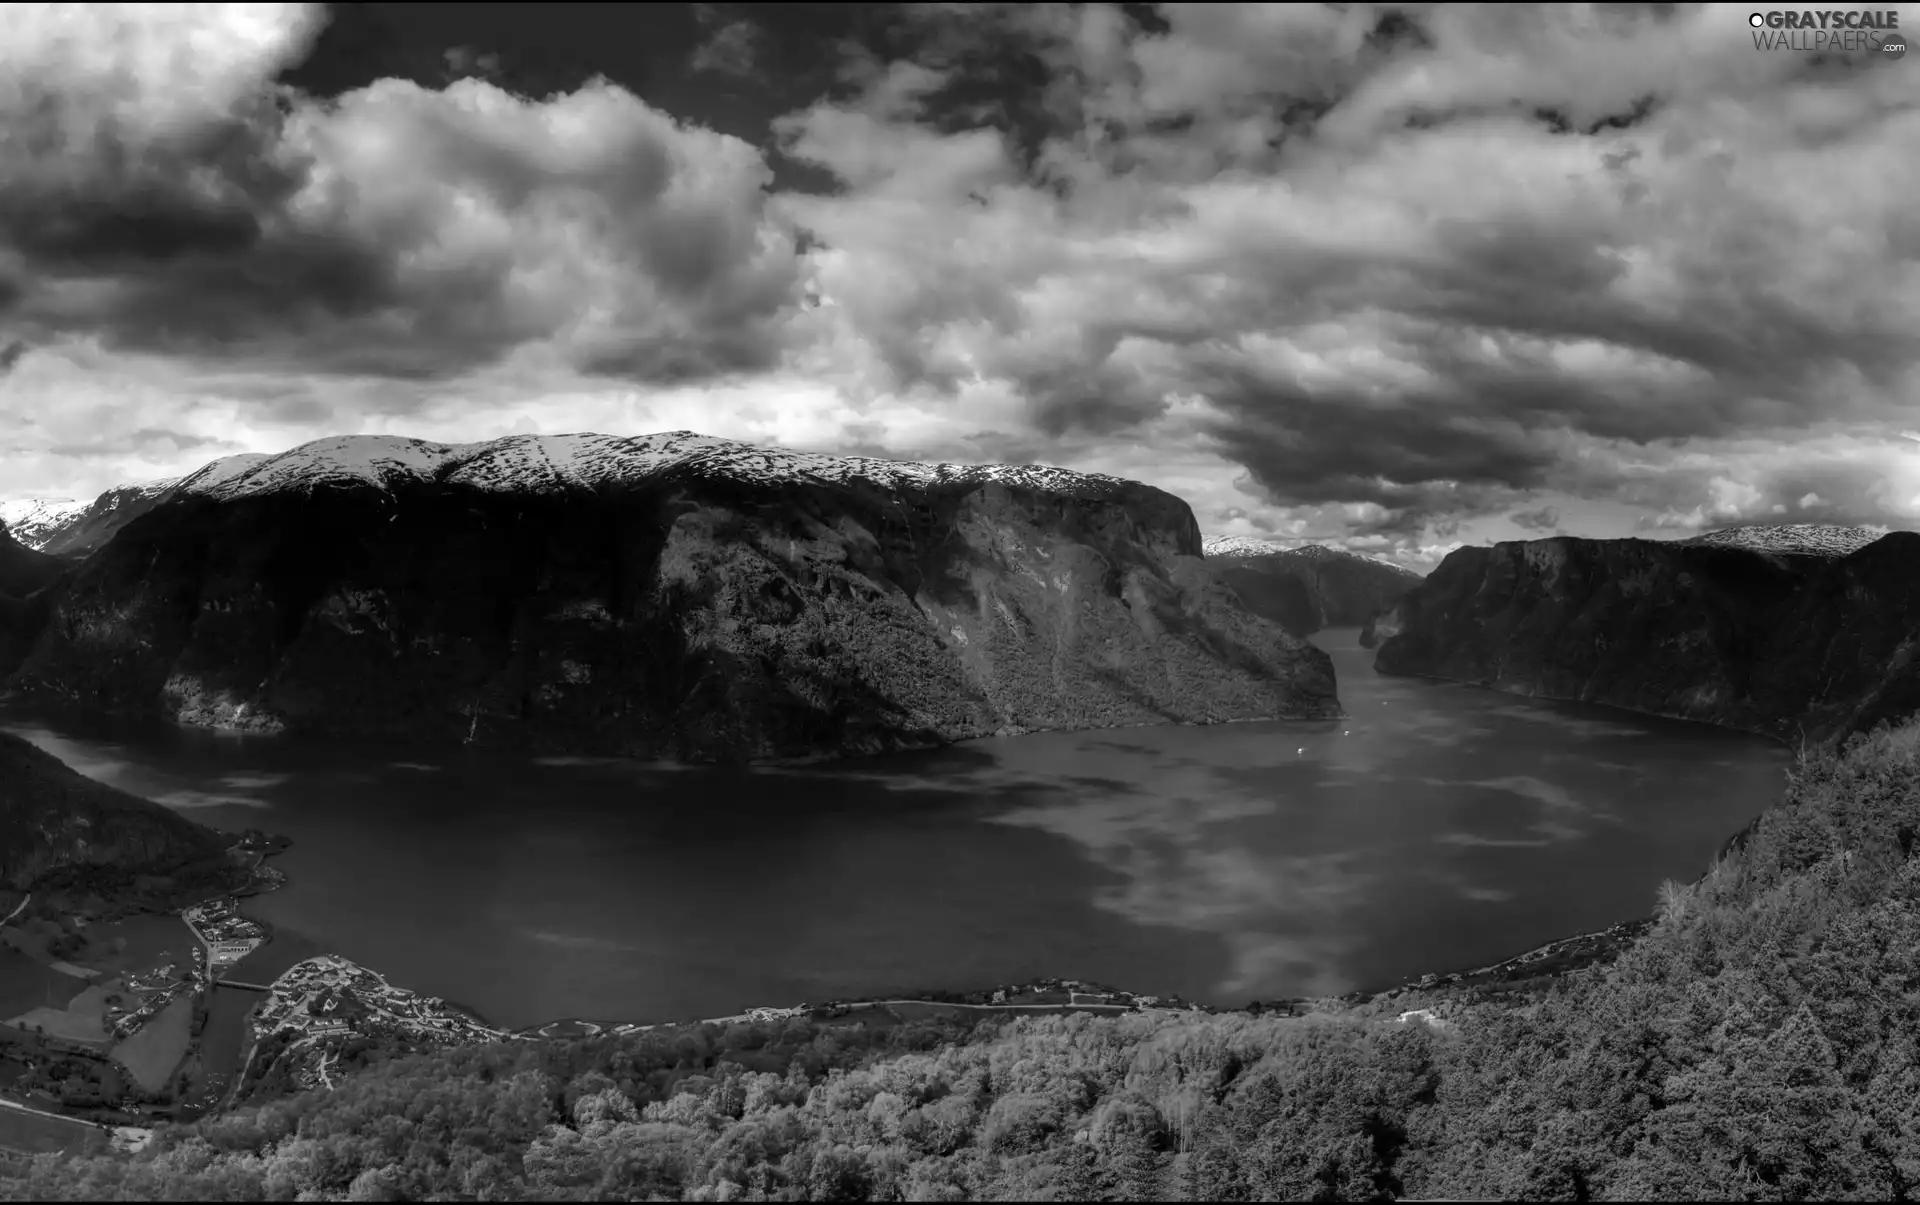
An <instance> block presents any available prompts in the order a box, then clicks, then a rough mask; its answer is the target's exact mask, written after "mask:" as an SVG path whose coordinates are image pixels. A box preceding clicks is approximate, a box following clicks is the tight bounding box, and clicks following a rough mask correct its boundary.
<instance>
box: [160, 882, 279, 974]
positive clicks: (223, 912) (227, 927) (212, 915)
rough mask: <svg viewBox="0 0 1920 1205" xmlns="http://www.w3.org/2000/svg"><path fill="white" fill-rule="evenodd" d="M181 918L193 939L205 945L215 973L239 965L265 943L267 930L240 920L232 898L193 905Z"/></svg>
mask: <svg viewBox="0 0 1920 1205" xmlns="http://www.w3.org/2000/svg"><path fill="white" fill-rule="evenodd" d="M180 916H181V919H183V920H185V921H186V922H187V925H188V926H189V927H190V928H192V930H193V932H194V936H196V937H198V938H199V939H200V940H201V941H202V942H204V943H205V944H206V947H207V954H208V957H209V958H211V960H212V962H213V967H214V969H215V970H218V969H220V968H222V967H229V966H232V965H233V964H234V963H236V962H239V961H240V960H241V959H242V958H245V957H246V956H247V955H249V954H251V953H253V952H254V951H255V950H256V949H258V948H259V947H260V946H261V945H262V944H264V943H265V942H266V940H267V932H266V930H265V929H262V928H261V927H260V926H259V924H257V923H256V922H254V921H250V920H248V919H247V918H246V917H244V916H241V915H240V909H239V905H238V903H237V902H236V901H235V900H234V899H232V898H231V897H224V898H221V899H217V900H208V901H207V902H206V903H204V904H195V905H194V906H193V907H191V908H189V909H187V910H186V911H185V912H182V913H181V914H180Z"/></svg>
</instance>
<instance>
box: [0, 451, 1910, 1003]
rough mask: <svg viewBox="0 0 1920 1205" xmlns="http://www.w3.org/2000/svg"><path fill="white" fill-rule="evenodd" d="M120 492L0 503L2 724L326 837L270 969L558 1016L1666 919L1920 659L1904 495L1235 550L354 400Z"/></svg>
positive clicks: (904, 473)
mask: <svg viewBox="0 0 1920 1205" xmlns="http://www.w3.org/2000/svg"><path fill="white" fill-rule="evenodd" d="M118 497H119V499H120V500H119V501H117V502H116V503H115V505H113V506H104V505H97V506H94V507H91V508H75V509H74V511H73V512H72V513H73V516H74V519H75V522H76V523H77V522H79V521H80V520H81V519H84V520H85V521H86V523H87V524H88V526H86V527H85V528H84V529H82V528H80V527H74V526H70V527H61V526H60V525H59V524H58V523H42V525H41V526H40V527H39V528H37V529H36V532H35V539H36V542H37V543H39V544H41V545H42V546H45V547H57V548H61V549H63V552H62V555H60V556H59V557H53V556H48V555H45V554H43V553H39V552H36V551H33V550H31V549H28V548H25V547H22V546H21V545H19V544H17V543H15V542H13V541H11V540H5V541H4V542H0V574H4V575H5V576H4V580H0V658H3V659H4V660H0V670H4V671H5V672H6V673H7V674H8V675H9V676H8V677H7V679H6V682H7V685H8V687H9V688H10V691H11V695H10V702H9V703H8V710H7V712H6V717H5V724H4V727H5V729H6V730H7V731H8V732H11V733H13V734H14V735H15V736H16V737H19V738H24V739H25V740H27V741H29V742H30V743H32V744H35V745H38V746H39V747H40V748H41V749H42V750H44V751H50V752H52V753H53V754H55V755H56V756H59V757H61V758H62V759H63V760H67V761H69V762H70V763H72V764H74V765H75V766H76V767H78V768H80V769H81V770H83V771H84V772H86V773H88V774H90V775H92V776H94V777H96V778H98V779H100V780H101V781H103V782H105V783H107V784H109V785H110V786H115V787H120V788H123V789H124V790H125V791H127V792H130V796H127V798H130V799H131V798H132V797H134V796H137V797H143V798H144V799H149V800H155V801H158V804H159V805H161V808H164V809H165V810H166V811H167V812H168V813H172V814H178V815H179V816H183V817H189V818H191V819H194V820H197V821H206V822H208V823H211V824H214V825H215V826H217V827H219V828H223V829H228V830H236V829H240V828H244V827H249V826H252V825H255V824H261V825H264V826H265V827H267V828H270V829H273V830H274V831H276V832H284V833H285V834H286V835H287V836H289V837H290V838H292V840H293V842H294V845H293V848H292V849H291V850H290V851H289V852H288V853H287V854H285V855H283V856H282V858H281V859H280V864H281V865H283V866H284V867H285V869H286V872H287V875H288V878H289V883H288V886H287V887H286V888H285V889H284V890H281V891H277V892H273V893H270V894H268V895H265V896H262V897H259V898H258V899H255V900H253V901H250V902H249V903H248V905H247V908H248V910H249V913H250V914H254V915H258V916H259V917H260V918H261V919H265V920H268V921H270V922H271V923H272V924H273V925H274V926H275V927H276V929H277V930H278V931H280V932H282V933H284V934H285V935H286V940H285V941H284V942H281V941H276V943H275V944H276V945H278V946H279V947H280V951H279V952H276V953H273V954H272V955H271V957H270V958H268V962H269V963H272V962H273V960H274V959H280V958H290V957H293V956H294V955H293V954H292V953H289V951H299V950H308V949H319V948H326V949H334V950H338V951H341V952H344V953H346V954H347V955H348V956H349V957H353V958H356V959H359V960H362V961H364V962H365V963H366V964H367V965H372V966H379V967H380V968H381V969H383V970H385V971H386V972H387V973H389V974H390V975H392V976H393V977H394V978H395V980H396V982H405V983H407V984H408V985H410V986H413V987H416V988H417V989H419V990H421V991H423V992H432V993H435V994H439V995H443V996H445V997H447V998H450V999H456V1000H461V1001H465V1002H468V1003H470V1004H473V1005H474V1006H476V1007H478V1008H479V1009H480V1010H481V1011H482V1012H483V1013H485V1014H487V1015H488V1016H489V1017H491V1018H493V1019H494V1020H496V1021H499V1022H500V1023H503V1024H511V1025H518V1024H525V1023H532V1022H533V1021H536V1020H545V1019H551V1018H552V1017H554V1016H557V1015H575V1016H600V1017H620V1018H628V1019H633V1018H643V1019H660V1018H672V1017H688V1016H696V1015H713V1014H714V1013H718V1012H731V1011H735V1009H736V1006H741V1005H744V1004H747V1003H757V1002H761V1000H762V998H767V1000H768V1002H772V1003H783V1004H784V1003H792V1002H793V1001H794V1000H795V999H819V998H822V997H832V996H836V995H851V994H855V993H860V992H881V991H901V990H912V989H924V988H935V987H937V988H943V989H945V988H955V987H963V988H964V987H974V986H978V985H980V984H983V983H991V982H1011V981H1014V980H1016V979H1019V978H1020V977H1021V976H1034V975H1047V974H1060V975H1078V976H1081V977H1084V978H1089V979H1097V980H1102V981H1106V982H1115V983H1120V984H1122V985H1124V986H1126V987H1129V988H1135V989H1137V990H1141V991H1161V992H1176V991H1177V992H1179V993H1180V994H1182V995H1185V996H1187V997H1189V998H1193V999H1201V1000H1209V1001H1216V1002H1219V1003H1222V1004H1225V1003H1231V1002H1236V1001H1240V1000H1245V999H1250V998H1256V997H1258V998H1266V999H1272V998H1275V997H1280V996H1296V995H1313V994H1321V993H1330V992H1340V991H1349V990H1352V989H1354V988H1357V987H1378V986H1384V985H1386V984H1388V983H1391V982H1393V981H1396V980H1397V979H1399V978H1402V977H1405V976H1408V975H1412V974H1416V973H1418V972H1420V971H1423V970H1432V969H1440V968H1444V967H1451V966H1460V965H1469V964H1474V963H1484V962H1490V961H1492V960H1494V959H1496V958H1499V957H1501V956H1504V955H1507V954H1511V953H1514V952H1516V951H1517V950H1519V949H1521V948H1524V947H1525V946H1526V945H1527V944H1529V943H1537V942H1541V941H1546V940H1549V939H1551V938H1554V937H1556V936H1560V935H1563V934H1566V933H1569V932H1575V931H1581V930H1585V929H1595V928H1600V927H1604V926H1606V925H1609V924H1612V923H1614V922H1616V921H1620V920H1626V919H1631V918H1632V917H1633V916H1636V915H1640V914H1643V913H1644V912H1645V910H1646V907H1647V905H1648V902H1649V901H1650V899H1651V895H1652V890H1653V887H1654V886H1655V885H1656V884H1657V883H1658V882H1659V880H1660V879H1661V878H1663V877H1677V878H1682V879H1684V878H1687V877H1691V876H1692V875H1693V874H1696V873H1697V872H1698V870H1699V868H1700V866H1702V865H1703V864H1704V863H1705V862H1706V861H1707V860H1708V859H1709V858H1710V857H1711V856H1712V854H1713V852H1714V851H1715V850H1716V849H1718V848H1719V846H1720V845H1721V844H1722V843H1723V842H1724V841H1725V839H1726V838H1727V837H1728V836H1729V835H1730V834H1731V833H1732V832H1733V831H1734V830H1736V829H1738V828H1739V827H1740V826H1741V825H1742V824H1743V823H1744V822H1745V821H1746V820H1748V819H1749V818H1750V817H1751V816H1752V815H1753V814H1754V813H1755V812H1757V811H1759V810H1761V809H1762V808H1763V807H1765V806H1766V805H1767V804H1768V803H1770V802H1771V797H1772V795H1773V793H1774V792H1775V791H1776V790H1777V785H1778V781H1779V778H1778V776H1779V770H1780V767H1781V765H1782V762H1783V759H1784V757H1785V754H1784V751H1783V750H1782V749H1781V748H1780V747H1779V746H1778V745H1777V744H1768V743H1763V742H1760V741H1757V740H1754V739H1751V738H1750V737H1745V736H1741V735H1738V734H1737V733H1733V732H1727V731H1724V729H1737V730H1740V731H1741V732H1746V733H1756V734H1760V735H1764V736H1767V737H1770V738H1774V740H1776V741H1779V740H1797V739H1798V738H1799V735H1800V731H1799V726H1800V723H1801V720H1802V717H1803V716H1804V717H1806V720H1805V730H1806V736H1807V737H1808V738H1809V739H1814V740H1830V739H1836V738H1839V737H1843V736H1845V735H1847V734H1848V733H1851V732H1854V731H1859V730H1861V729H1863V728H1865V727H1869V726H1871V725H1872V724H1873V723H1874V722H1876V721H1877V720H1879V719H1882V718H1887V717H1890V716H1895V715H1898V714H1901V713H1902V711H1903V709H1910V708H1911V706H1912V705H1913V704H1914V702H1916V701H1920V700H1916V698H1915V696H1914V693H1913V675H1912V671H1911V669H1910V661H1909V658H1910V653H1911V647H1912V639H1911V629H1912V621H1911V618H1910V616H1911V615H1913V614H1914V611H1913V609H1912V608H1913V606H1914V601H1915V600H1914V598H1913V594H1912V589H1913V587H1912V574H1911V573H1910V572H1909V571H1907V570H1906V569H1905V565H1906V564H1908V563H1911V561H1912V549H1911V548H1910V547H1909V545H1911V544H1912V543H1913V542H1914V541H1916V540H1920V537H1915V536H1912V535H1910V534H1908V533H1893V534H1891V535H1887V536H1885V537H1882V538H1880V539H1878V540H1873V541H1871V542H1862V541H1858V540H1856V541H1854V544H1856V545H1858V546H1857V547H1855V546H1850V547H1849V548H1848V549H1846V550H1843V551H1842V550H1836V549H1834V548H1833V547H1830V546H1828V545H1824V544H1823V545H1817V546H1816V545H1814V544H1809V543H1806V542H1805V541H1800V542H1796V537H1795V536H1794V534H1793V533H1792V532H1787V533H1784V534H1782V533H1774V535H1773V536H1772V537H1770V540H1769V541H1749V542H1747V543H1745V544H1742V543H1741V542H1739V541H1737V540H1735V541H1722V542H1719V543H1708V544H1678V543H1657V542H1652V541H1639V540H1626V541H1584V540H1572V539H1566V538H1555V539H1548V540H1536V541H1529V542H1524V543H1513V544H1502V545H1498V546H1495V547H1493V548H1468V549H1462V550H1459V551H1457V552H1455V553H1453V554H1451V555H1450V556H1449V557H1448V558H1447V559H1446V561H1445V562H1444V563H1442V564H1441V565H1440V566H1439V568H1438V569H1436V570H1435V571H1434V572H1433V573H1432V574H1431V575H1430V576H1428V577H1427V578H1425V579H1424V580H1423V579H1420V578H1419V577H1418V576H1417V575H1414V574H1412V573H1409V572H1408V571H1406V570H1404V569H1400V568H1398V567H1394V566H1389V565H1385V564H1383V563H1380V562H1377V561H1373V560H1371V559H1369V558H1365V557H1361V556H1358V555H1354V554H1350V553H1342V552H1337V551H1333V550H1328V549H1317V548H1308V549H1301V550H1292V551H1281V550H1278V549H1276V548H1272V547H1267V546H1261V545H1258V544H1256V543H1250V542H1246V541H1235V542H1220V541H1214V542H1211V544H1210V546H1203V541H1202V539H1201V536H1200V533H1199V530H1198V527H1197V525H1196V524H1195V522H1194V519H1193V515H1192V513H1191V511H1190V510H1189V509H1188V508H1187V507H1186V505H1185V504H1184V503H1182V502H1181V501H1180V500H1179V499H1177V498H1175V497H1173V496H1172V495H1169V494H1166V493H1164V492H1162V491H1159V490H1155V489H1152V488H1150V487H1146V486H1143V485H1139V484H1136V483H1132V482H1126V481H1120V480H1117V479H1112V478H1101V477H1096V476H1092V475H1084V474H1074V473H1067V472H1064V471H1062V470H1052V469H1034V468H1001V467H989V468H965V467H955V466H917V465H895V464H890V463H888V462H877V461H862V460H857V459H851V458H830V457H807V456H801V455H798V454H793V453H785V452H776V451H767V450H762V449H755V448H749V447H746V446H744V445H738V444H729V443H727V442H725V441H719V440H710V439H705V438H703V437H699V436H691V435H687V434H685V433H675V434H671V435H665V436H650V437H640V438H633V439H614V438H608V437H598V436H582V437H570V438H554V437H544V438H532V437H528V438H518V437H516V438H514V439H510V440H502V441H495V442H493V443H490V444H481V445H461V446H448V445H437V444H425V443H422V442H420V441H403V440H387V439H372V438H368V437H355V438H348V439H339V440H329V441H321V442H320V443H318V444H313V445H307V446H305V447H303V448H300V449H296V450H294V451H293V452H290V453H285V454H282V455H281V456H277V457H247V458H236V460H233V461H225V462H216V463H215V464H214V465H211V466H208V468H207V469H205V470H202V471H201V472H200V473H197V474H193V475H189V476H188V477H186V478H183V479H181V480H180V481H177V482H171V483H165V484H164V485H163V487H161V488H157V489H153V490H145V491H142V490H138V489H133V490H127V491H121V492H120V493H119V495H118ZM1366 645H1377V646H1378V648H1377V652H1376V651H1371V650H1369V649H1367V648H1364V647H1363V646H1366ZM1843 666H1844V667H1846V668H1844V669H1842V668H1841V667H1843ZM1448 679H1450V680H1452V681H1443V680H1448ZM1456 683H1462V684H1468V685H1459V684H1456ZM1476 686H1490V687H1493V688H1494V690H1493V691H1483V690H1477V689H1474V687H1476ZM1502 692H1504V693H1502ZM1516 694H1517V695H1531V696H1537V698H1535V699H1515V698H1511V697H1509V696H1510V695H1516ZM1553 699H1560V700H1568V702H1564V703H1563V702H1549V701H1546V700H1553ZM1595 704H1604V705H1607V706H1606V707H1604V708H1602V707H1596V706H1593V705H1595ZM1614 709H1624V710H1614ZM1632 712H1640V713H1643V714H1644V716H1646V717H1668V718H1642V717H1641V716H1636V715H1633V714H1630V713H1632ZM1683 720H1698V721H1706V722H1707V723H1709V724H1712V725H1717V726H1718V730H1717V729H1716V728H1713V727H1705V726H1702V725H1698V724H1687V723H1682V722H1679V721H1683ZM1224 721H1235V723H1233V724H1231V725H1230V726H1223V725H1222V724H1221V722H1224ZM236 734H237V735H239V736H241V737H244V738H247V739H242V740H238V741H236V740H234V739H233V738H234V736H235V735H236ZM1023 734H1024V735H1023ZM1011 737H1017V738H1018V739H1004V738H1011ZM254 738H259V739H254ZM849 754H858V755H871V756H859V757H845V756H844V755H849ZM809 763H818V764H809ZM5 789H7V784H4V783H0V790H5ZM5 802H7V803H8V805H9V806H13V805H14V802H15V801H14V799H13V798H12V797H8V798H7V799H6V800H5ZM133 802H136V803H137V802H139V800H137V799H136V800H133ZM156 810H160V809H156ZM21 831H22V833H23V834H24V833H28V832H32V831H38V830H37V829H36V828H35V826H34V825H32V824H28V825H26V826H24V827H23V828H22V829H21ZM22 839H23V840H38V838H33V837H27V836H23V838H22ZM187 846H188V847H191V849H192V850H194V851H196V852H204V851H203V850H200V849H199V847H198V846H197V845H195V843H194V842H193V841H191V840H189V841H188V842H187ZM49 848H50V849H52V848H53V847H51V846H50V847H49ZM103 848H105V847H104V846H103ZM59 850H61V851H65V852H63V853H61V852H56V853H54V854H49V855H48V857H54V856H58V857H68V858H71V857H72V856H74V854H73V847H72V845H71V842H69V843H68V844H67V845H65V846H60V847H59ZM44 862H45V859H44V858H43V859H41V860H40V861H35V862H33V863H32V864H33V865H34V866H36V867H41V866H42V864H43V863H44ZM15 878H16V879H18V880H19V881H17V882H12V883H9V884H8V885H9V886H14V887H19V888H23V889H24V888H28V887H30V886H31V885H32V884H31V883H30V882H28V881H27V876H15ZM876 898H884V899H886V900H887V901H889V904H888V907H887V908H886V909H877V908H876V907H875V905H874V900H875V899H876ZM397 917H410V918H413V919H414V922H415V923H413V924H410V925H401V924H395V923H394V922H395V918H397ZM1036 918H1045V919H1044V923H1043V922H1042V921H1040V920H1037V919H1036ZM1523 918H1524V919H1523ZM450 934H451V935H457V937H454V938H450V937H449V935H450ZM1196 937H1199V938H1201V939H1203V940H1199V941H1196V940H1194V939H1195V938H1196ZM713 950H730V951H734V954H733V955H731V956H729V957H727V958H724V959H718V960H716V959H715V958H714V957H713V956H712V955H711V951H713ZM703 951H705V952H706V953H703ZM272 969H273V967H272V966H271V965H269V966H267V968H266V969H265V970H264V971H260V972H258V973H257V974H256V977H265V976H269V975H270V973H271V972H272ZM790 997H791V999H790Z"/></svg>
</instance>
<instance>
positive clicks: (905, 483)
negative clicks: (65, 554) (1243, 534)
mask: <svg viewBox="0 0 1920 1205" xmlns="http://www.w3.org/2000/svg"><path fill="white" fill-rule="evenodd" d="M669 469H683V470H688V471H692V472H694V473H697V474H699V475H702V476H708V475H711V476H719V477H731V478H735V479H741V480H750V481H759V482H764V483H769V484H771V483H777V482H780V481H783V480H795V479H804V480H813V481H828V482H835V483H843V484H849V483H853V482H856V481H858V482H867V483H871V484H875V485H880V486H882V487H887V488H894V489H901V488H925V487H927V486H934V485H942V484H947V483H986V482H999V483H1002V484H1009V485H1023V486H1027V487H1030V488H1035V489H1043V490H1049V491H1053V492H1059V493H1067V494H1071V495H1074V496H1076V497H1097V496H1102V495H1106V494H1110V493H1112V492H1113V491H1115V490H1116V489H1119V488H1120V487H1123V486H1126V485H1128V484H1130V483H1129V482H1126V481H1124V480H1123V479H1121V478H1118V477H1108V476H1105V475H1103V474H1098V473H1080V472H1074V471H1073V470H1070V469H1061V468H1054V467H1051V466H1047V465H958V464H924V463H919V462H914V461H897V460H877V459H872V458H869V457H864V456H825V455H819V454H816V453H809V452H790V451H787V450H785V449H776V448H760V447H755V446H753V445H751V444H744V443H738V442H736V441H733V440H728V439H719V438H716V437H714V436H708V435H699V434H696V433H694V432H691V431H667V432H661V433H658V434H653V435H636V436H618V435H594V434H578V435H510V436H506V437H505V438H502V439H493V440H487V441H485V442H480V443H468V444H443V443H435V442H432V441H430V440H423V439H408V438H402V437H398V436H386V435H341V436H331V437H328V438H325V439H317V440H313V441H311V442H309V443H305V444H302V445H300V446H299V447H297V448H293V449H291V450H289V451H286V452H282V453H280V454H279V455H276V456H258V455H254V456H233V457H228V458H226V459H224V460H219V461H215V462H214V463H213V464H210V465H208V466H207V467H206V468H203V469H201V470H199V471H198V472H196V473H192V474H189V475H188V476H187V477H186V478H184V479H183V480H182V482H181V493H182V494H186V495H193V496H201V497H209V498H214V499H217V500H222V501H226V500H233V499H238V498H248V497H258V496H261V495H264V494H271V493H277V492H280V491H283V490H304V491H311V490H312V489H314V488H315V487H318V486H322V485H326V484H349V483H357V484H366V485H373V486H376V487H379V488H382V489H386V488H391V487H392V486H394V485H396V484H398V483H400V482H403V481H408V480H414V481H418V480H433V481H440V482H444V483H447V484H450V485H461V486H466V487H468V488H473V489H480V490H486V491H512V490H527V491H534V492H551V491H563V490H567V489H579V488H585V489H592V488H595V487H599V486H606V485H616V484H626V483H632V482H636V481H640V480H643V479H645V478H647V477H651V476H653V475H655V474H658V473H661V472H664V471H666V470H669Z"/></svg>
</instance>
